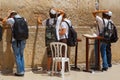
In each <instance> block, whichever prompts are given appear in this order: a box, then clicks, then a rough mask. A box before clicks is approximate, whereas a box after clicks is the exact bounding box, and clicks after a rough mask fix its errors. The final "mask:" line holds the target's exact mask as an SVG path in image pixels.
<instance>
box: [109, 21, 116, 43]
mask: <svg viewBox="0 0 120 80" xmlns="http://www.w3.org/2000/svg"><path fill="white" fill-rule="evenodd" d="M110 23H111V22H110ZM111 26H112V27H113V32H112V35H111V37H110V42H111V43H115V42H117V41H118V33H117V29H116V26H115V25H114V24H113V23H111Z"/></svg>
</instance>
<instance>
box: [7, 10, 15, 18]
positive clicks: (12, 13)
mask: <svg viewBox="0 0 120 80" xmlns="http://www.w3.org/2000/svg"><path fill="white" fill-rule="evenodd" d="M15 15H17V12H16V11H11V12H10V14H9V16H8V18H11V17H14V16H15Z"/></svg>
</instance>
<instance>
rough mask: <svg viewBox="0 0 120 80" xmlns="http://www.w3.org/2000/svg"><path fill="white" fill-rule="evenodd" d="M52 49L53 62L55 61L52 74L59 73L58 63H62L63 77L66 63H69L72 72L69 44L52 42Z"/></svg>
mask: <svg viewBox="0 0 120 80" xmlns="http://www.w3.org/2000/svg"><path fill="white" fill-rule="evenodd" d="M63 47H64V50H63ZM50 48H51V51H52V60H53V64H52V74H53V71H54V70H55V72H57V63H58V62H61V63H62V69H61V75H62V77H64V71H65V62H68V69H69V71H70V61H69V58H68V57H67V44H65V43H62V42H52V43H50ZM63 51H64V57H63V56H62V54H63ZM54 67H55V69H54Z"/></svg>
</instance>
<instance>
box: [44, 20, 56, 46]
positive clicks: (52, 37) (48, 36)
mask: <svg viewBox="0 0 120 80" xmlns="http://www.w3.org/2000/svg"><path fill="white" fill-rule="evenodd" d="M49 21H50V19H47V20H46V30H45V45H46V46H49V44H50V43H51V42H56V41H57V36H56V21H57V20H56V19H54V22H53V24H50V22H49Z"/></svg>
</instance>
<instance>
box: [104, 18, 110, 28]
mask: <svg viewBox="0 0 120 80" xmlns="http://www.w3.org/2000/svg"><path fill="white" fill-rule="evenodd" d="M102 20H103V25H104V27H105V20H104V19H102ZM109 23H110V21H109V20H108V23H107V26H106V27H108V26H109Z"/></svg>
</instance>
